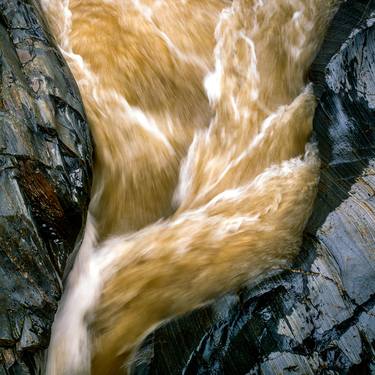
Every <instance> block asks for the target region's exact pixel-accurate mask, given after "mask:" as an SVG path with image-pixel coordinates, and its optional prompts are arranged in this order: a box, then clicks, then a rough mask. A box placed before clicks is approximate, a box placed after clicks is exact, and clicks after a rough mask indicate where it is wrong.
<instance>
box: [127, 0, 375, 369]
mask: <svg viewBox="0 0 375 375" xmlns="http://www.w3.org/2000/svg"><path fill="white" fill-rule="evenodd" d="M311 79H312V80H313V81H314V84H315V90H316V93H317V95H318V96H320V104H319V106H318V109H317V111H316V115H315V120H314V128H315V132H316V137H317V139H318V141H319V148H320V154H321V158H322V175H321V182H320V187H319V194H318V198H317V201H316V205H315V209H314V213H313V216H312V218H311V220H310V222H309V224H308V227H307V229H306V231H305V235H304V243H303V246H302V249H301V254H300V256H299V259H298V260H297V261H296V262H295V264H294V265H293V266H292V267H291V268H290V269H287V270H285V271H284V272H283V273H282V274H281V275H278V276H275V277H273V278H271V279H269V280H267V281H265V282H263V283H261V284H260V285H258V286H256V287H255V288H254V287H247V288H244V289H242V290H241V291H239V292H238V293H232V294H229V295H226V296H224V297H223V298H221V299H220V300H218V301H216V302H214V303H212V304H211V305H209V306H207V307H204V308H201V309H198V310H196V311H194V312H192V313H191V314H188V315H186V316H183V317H181V318H178V319H175V320H173V321H171V322H169V323H168V324H166V325H164V326H163V327H161V328H159V329H157V330H156V331H155V332H153V333H152V334H151V335H150V336H149V337H148V338H147V339H146V340H145V342H144V343H143V345H142V347H141V349H140V350H139V353H138V355H137V360H136V362H135V365H134V366H133V371H132V373H133V374H137V375H140V374H142V375H145V374H170V375H173V374H184V375H190V374H191V375H198V374H228V375H232V374H236V375H237V374H238V375H240V374H249V375H250V374H267V375H268V374H269V375H275V374H283V375H284V374H355V375H357V374H358V375H359V374H371V373H375V362H374V358H375V352H374V351H375V349H374V343H375V259H374V258H375V248H374V244H375V196H374V195H375V172H374V168H375V142H374V140H375V139H374V138H375V132H374V131H375V1H373V0H372V1H367V0H366V1H365V0H363V1H358V0H352V1H348V2H346V3H344V4H343V5H342V7H341V8H340V10H339V12H338V14H337V15H336V17H335V19H334V21H333V23H332V26H331V28H330V30H329V32H328V35H327V38H326V41H325V43H324V44H323V47H322V50H321V53H320V54H319V55H318V57H317V58H316V61H315V63H314V65H313V67H312V69H311Z"/></svg>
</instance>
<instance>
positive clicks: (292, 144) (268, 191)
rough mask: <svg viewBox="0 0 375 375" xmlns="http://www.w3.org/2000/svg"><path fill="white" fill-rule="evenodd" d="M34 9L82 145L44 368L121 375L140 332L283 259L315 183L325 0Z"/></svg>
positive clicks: (291, 251)
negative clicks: (82, 212) (86, 159)
mask: <svg viewBox="0 0 375 375" xmlns="http://www.w3.org/2000/svg"><path fill="white" fill-rule="evenodd" d="M40 1H41V4H42V7H43V10H44V12H45V14H46V17H47V19H48V22H49V25H50V28H51V30H52V32H53V34H54V36H55V38H56V40H57V43H58V44H59V46H60V48H61V51H62V53H63V55H64V57H65V58H66V60H67V62H68V64H69V66H70V68H71V70H72V72H73V74H74V76H75V78H76V81H77V83H78V86H79V88H80V91H81V94H82V99H83V102H84V104H85V108H86V112H87V116H88V119H89V123H90V127H91V132H92V134H93V138H94V142H95V169H94V183H93V192H92V200H91V204H90V214H89V217H88V221H87V226H86V233H85V238H84V241H83V244H82V246H81V249H80V251H79V254H78V257H77V259H76V262H75V265H74V268H73V271H72V272H71V275H70V277H69V281H68V285H67V289H66V290H65V293H64V296H63V300H62V302H61V304H60V307H59V311H58V313H57V316H56V320H55V322H54V325H53V329H52V338H51V344H50V348H49V356H48V365H47V373H48V374H50V375H57V374H61V375H76V374H90V373H91V374H98V375H99V374H100V375H103V374H117V373H126V371H127V370H126V369H127V364H129V362H130V361H131V359H132V355H133V354H134V351H135V350H136V348H137V346H138V345H139V344H140V342H141V340H142V338H144V337H145V335H146V334H147V333H148V332H149V331H150V330H152V329H153V328H155V326H157V325H158V324H160V323H161V322H163V321H165V320H166V319H170V318H171V317H173V316H175V315H177V314H182V313H184V312H187V311H190V310H191V309H193V308H195V307H196V306H199V305H201V304H204V303H206V302H208V301H209V300H211V299H213V298H215V297H217V296H219V295H221V294H222V293H224V292H227V291H229V290H231V289H233V288H237V287H238V286H240V285H241V284H242V283H244V282H246V281H250V282H255V281H257V280H259V279H260V278H262V277H264V275H265V274H267V273H268V272H269V271H272V270H275V269H278V268H281V267H282V266H284V265H285V264H287V263H288V262H290V261H291V259H293V257H294V256H295V255H296V254H297V252H298V248H299V245H300V243H301V237H302V231H303V229H304V226H305V224H306V221H307V219H308V217H309V215H310V213H311V208H312V204H313V201H314V197H315V193H316V187H317V182H318V178H319V159H318V156H317V151H316V146H315V145H314V144H311V143H308V141H309V138H310V135H311V130H312V117H313V114H314V109H315V100H314V97H313V94H312V89H311V87H310V86H309V85H307V84H306V75H307V71H308V68H309V66H310V64H311V62H312V60H313V58H314V56H315V54H316V53H317V50H318V48H319V45H320V43H321V41H322V38H323V36H324V31H325V29H326V27H327V24H328V23H329V20H330V19H331V17H332V14H333V12H334V8H335V6H336V3H337V1H334V0H233V1H227V0H132V1H131V0H70V1H69V0H40Z"/></svg>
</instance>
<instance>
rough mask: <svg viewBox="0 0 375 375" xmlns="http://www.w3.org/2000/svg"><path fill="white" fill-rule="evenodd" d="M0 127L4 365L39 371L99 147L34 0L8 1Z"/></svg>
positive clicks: (4, 1)
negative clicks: (93, 143) (93, 145)
mask: <svg viewBox="0 0 375 375" xmlns="http://www.w3.org/2000/svg"><path fill="white" fill-rule="evenodd" d="M0 126H1V130H0V374H37V373H42V370H41V369H40V364H41V363H42V357H43V354H42V351H43V350H44V349H45V348H46V347H47V345H48V341H49V333H50V326H51V323H52V320H53V316H54V313H55V311H56V308H57V302H58V300H59V298H60V296H61V279H62V277H63V273H64V269H65V265H66V263H67V258H68V256H69V254H71V253H72V251H73V249H74V246H75V243H76V240H77V236H78V234H79V232H80V230H81V228H82V226H83V224H84V218H85V216H86V210H87V205H88V198H89V188H90V185H91V175H90V173H91V154H92V149H91V141H90V136H89V133H88V128H87V123H86V120H85V114H84V110H83V107H82V104H81V99H80V96H79V92H78V89H77V87H76V84H75V82H74V80H73V78H72V76H71V74H70V71H69V70H68V68H67V66H66V64H65V62H64V61H63V58H62V56H61V55H60V53H59V52H58V50H57V49H56V48H55V46H54V43H53V41H52V39H51V36H50V35H49V34H48V33H47V32H46V27H45V25H44V24H43V20H42V18H41V13H40V10H39V6H38V3H37V2H36V1H34V0H28V1H17V0H0Z"/></svg>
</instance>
